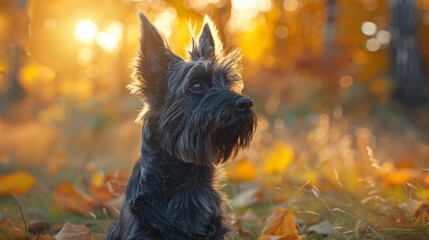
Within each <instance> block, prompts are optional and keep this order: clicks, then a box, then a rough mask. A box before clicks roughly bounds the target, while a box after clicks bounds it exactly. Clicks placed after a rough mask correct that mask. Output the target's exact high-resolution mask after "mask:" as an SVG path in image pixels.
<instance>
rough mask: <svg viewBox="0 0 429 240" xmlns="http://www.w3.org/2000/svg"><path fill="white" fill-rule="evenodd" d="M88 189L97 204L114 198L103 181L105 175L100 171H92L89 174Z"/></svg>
mask: <svg viewBox="0 0 429 240" xmlns="http://www.w3.org/2000/svg"><path fill="white" fill-rule="evenodd" d="M88 191H89V193H90V194H91V196H92V197H94V200H95V201H96V202H97V204H99V203H100V202H104V201H109V200H112V199H113V198H114V196H113V194H112V193H111V192H110V191H109V187H108V186H107V184H106V182H105V176H104V174H103V173H102V172H101V171H94V172H93V173H92V174H91V180H90V182H89V184H88Z"/></svg>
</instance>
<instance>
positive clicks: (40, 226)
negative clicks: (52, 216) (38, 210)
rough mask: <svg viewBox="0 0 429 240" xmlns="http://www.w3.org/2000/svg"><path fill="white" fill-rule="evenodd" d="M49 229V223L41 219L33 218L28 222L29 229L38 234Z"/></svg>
mask: <svg viewBox="0 0 429 240" xmlns="http://www.w3.org/2000/svg"><path fill="white" fill-rule="evenodd" d="M48 230H49V223H48V222H47V221H44V220H41V219H33V220H30V222H29V223H28V231H29V232H30V233H34V234H38V233H43V232H46V231H48Z"/></svg>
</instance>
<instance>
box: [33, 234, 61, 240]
mask: <svg viewBox="0 0 429 240" xmlns="http://www.w3.org/2000/svg"><path fill="white" fill-rule="evenodd" d="M31 240H55V238H54V237H52V236H51V235H45V234H44V235H37V236H34V237H33V238H32V239H31Z"/></svg>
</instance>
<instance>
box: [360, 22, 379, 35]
mask: <svg viewBox="0 0 429 240" xmlns="http://www.w3.org/2000/svg"><path fill="white" fill-rule="evenodd" d="M361 31H362V33H363V34H365V35H367V36H373V35H374V34H375V33H376V32H377V25H375V23H373V22H368V21H367V22H364V23H363V24H362V27H361Z"/></svg>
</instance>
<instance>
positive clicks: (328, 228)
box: [307, 220, 334, 235]
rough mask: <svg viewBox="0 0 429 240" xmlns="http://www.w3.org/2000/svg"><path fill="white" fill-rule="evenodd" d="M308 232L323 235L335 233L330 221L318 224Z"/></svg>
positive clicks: (308, 229)
mask: <svg viewBox="0 0 429 240" xmlns="http://www.w3.org/2000/svg"><path fill="white" fill-rule="evenodd" d="M307 231H308V232H315V233H318V234H321V235H329V234H332V233H333V232H334V229H333V228H332V224H331V223H330V222H329V221H327V220H324V221H322V222H320V223H318V224H315V225H312V226H310V227H308V228H307Z"/></svg>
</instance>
